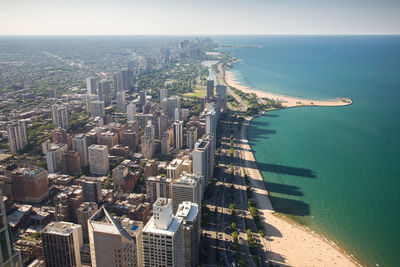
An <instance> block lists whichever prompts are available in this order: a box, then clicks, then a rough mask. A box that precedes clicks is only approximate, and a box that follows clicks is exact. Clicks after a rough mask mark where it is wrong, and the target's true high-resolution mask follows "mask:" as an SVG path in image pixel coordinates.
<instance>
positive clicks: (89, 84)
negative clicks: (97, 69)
mask: <svg viewBox="0 0 400 267" xmlns="http://www.w3.org/2000/svg"><path fill="white" fill-rule="evenodd" d="M86 90H87V94H94V95H96V94H97V88H96V79H95V78H93V77H89V78H87V79H86Z"/></svg>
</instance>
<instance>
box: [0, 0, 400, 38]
mask: <svg viewBox="0 0 400 267" xmlns="http://www.w3.org/2000/svg"><path fill="white" fill-rule="evenodd" d="M0 6H1V9H0V35H109V34H113V35H134V34H138V35H142V34H146V35H210V34H211V35H217V34H400V19H399V16H398V12H399V10H400V1H393V0H387V1H377V0H366V1H362V0H349V1H344V0H339V1H335V2H331V1H316V0H305V1H303V2H302V3H299V1H294V0H288V1H269V0H268V1H261V0H249V1H239V0H232V1H228V0H221V1H218V2H213V1H211V0H204V1H201V2H200V1H199V2H196V1H182V0H171V1H168V2H166V1H161V0H150V1H143V2H140V3H139V2H138V1H129V0H116V1H113V2H110V1H105V0H99V1H94V0H87V1H84V2H81V1H78V0H71V1H68V2H62V1H51V0H39V1H29V0H19V1H15V0H0Z"/></svg>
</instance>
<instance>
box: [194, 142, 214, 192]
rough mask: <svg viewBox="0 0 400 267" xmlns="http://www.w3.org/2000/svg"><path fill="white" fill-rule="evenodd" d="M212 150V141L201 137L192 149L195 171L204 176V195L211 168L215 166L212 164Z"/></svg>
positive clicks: (202, 188) (202, 185)
mask: <svg viewBox="0 0 400 267" xmlns="http://www.w3.org/2000/svg"><path fill="white" fill-rule="evenodd" d="M210 150H211V144H210V142H208V141H203V140H202V139H199V140H198V141H197V142H196V144H195V146H194V149H193V151H192V157H193V173H195V174H197V175H200V176H201V177H202V178H203V180H202V181H201V190H202V195H203V194H204V192H205V189H206V187H207V184H208V182H209V180H210V168H212V167H213V166H210Z"/></svg>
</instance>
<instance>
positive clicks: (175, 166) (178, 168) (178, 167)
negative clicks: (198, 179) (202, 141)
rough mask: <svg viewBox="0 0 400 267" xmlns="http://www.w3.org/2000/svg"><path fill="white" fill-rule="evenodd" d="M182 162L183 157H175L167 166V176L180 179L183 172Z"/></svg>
mask: <svg viewBox="0 0 400 267" xmlns="http://www.w3.org/2000/svg"><path fill="white" fill-rule="evenodd" d="M182 162H183V160H181V159H173V160H171V162H170V163H169V164H168V166H167V168H166V169H167V177H168V178H171V179H172V180H175V179H178V178H179V176H180V175H181V173H182V169H183V167H182Z"/></svg>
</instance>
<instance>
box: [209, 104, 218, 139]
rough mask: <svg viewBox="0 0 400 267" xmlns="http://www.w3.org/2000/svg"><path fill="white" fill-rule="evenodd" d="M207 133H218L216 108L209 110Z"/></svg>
mask: <svg viewBox="0 0 400 267" xmlns="http://www.w3.org/2000/svg"><path fill="white" fill-rule="evenodd" d="M206 134H212V135H213V136H216V134H217V116H216V113H215V111H214V110H211V111H208V112H207V115H206Z"/></svg>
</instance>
